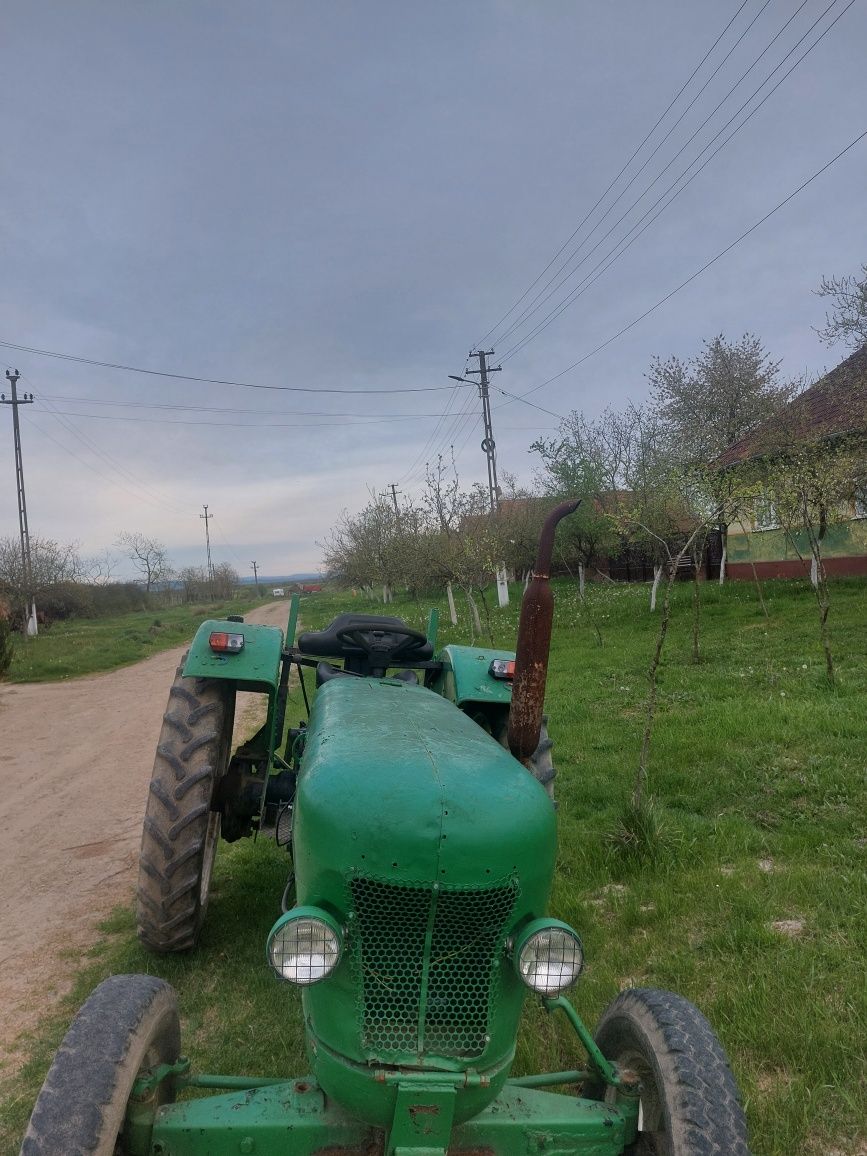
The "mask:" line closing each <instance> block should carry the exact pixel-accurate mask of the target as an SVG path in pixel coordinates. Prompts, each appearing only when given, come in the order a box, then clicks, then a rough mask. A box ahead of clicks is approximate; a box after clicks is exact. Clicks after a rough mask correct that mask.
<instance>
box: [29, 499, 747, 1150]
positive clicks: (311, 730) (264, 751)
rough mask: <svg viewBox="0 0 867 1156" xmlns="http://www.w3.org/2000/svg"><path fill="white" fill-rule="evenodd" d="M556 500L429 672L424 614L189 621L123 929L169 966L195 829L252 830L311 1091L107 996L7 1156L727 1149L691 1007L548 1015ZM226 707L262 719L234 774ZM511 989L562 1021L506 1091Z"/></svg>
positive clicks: (736, 1122) (624, 1004)
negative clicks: (185, 1040) (293, 706)
mask: <svg viewBox="0 0 867 1156" xmlns="http://www.w3.org/2000/svg"><path fill="white" fill-rule="evenodd" d="M576 505H577V503H575V502H571V503H564V504H563V505H562V506H560V507H558V508H557V509H556V510H555V511H554V512H553V513H552V515H551V516H550V518H549V519H548V521H547V523H546V525H545V528H544V530H543V533H542V537H541V539H540V543H539V555H538V559H537V562H536V567H535V573H534V576H533V581H532V582H531V584H530V586H529V587H528V589H527V592H526V594H525V598H524V603H523V606H522V611H521V622H520V627H519V632H518V643H517V653H516V655H515V654H512V653H506V652H502V651H490V650H483V649H479V648H475V647H462V646H446V647H444V648H443V649H442V650H440V651H439V652H438V653H436V638H435V636H436V616H435V614H434V615H432V618H431V622H430V623H429V628H428V631H427V633H426V634H421V633H420V632H418V631H415V630H412V629H410V628H409V627H408V626H407V625H406V624H405V623H403V622H402V621H400V620H399V619H396V618H390V617H381V618H380V617H371V616H359V615H341V616H339V617H338V618H337V619H335V621H334V622H332V623H331V625H330V626H329V627H328V628H327V629H325V630H323V631H320V632H315V633H306V634H301V636H300V637H299V638H298V640H297V643H294V644H293V640H294V635H295V623H296V617H297V604H293V606H292V607H291V609H290V624H289V630H288V638H287V639H286V640H285V645H284V639H283V636H282V633H281V631H279V630H277V629H275V628H271V627H265V626H253V625H249V624H246V623H244V622H242V621H240V620H235V619H230V620H227V621H225V622H207V623H205V624H204V625H203V626H202V627H201V628H200V630H199V632H198V634H197V636H196V639H195V641H194V643H193V646H192V648H191V650H190V652H189V655H188V657H187V659H186V662H185V664H184V666H183V668H182V669H181V671H180V672H179V675H178V678H177V679H176V681H175V683H174V685H173V687H172V689H171V695H170V699H169V708H168V711H167V713H166V716H165V723H164V729H163V732H162V735H161V738H160V742H159V746H158V751H157V757H156V765H155V768H154V777H153V781H152V783H151V788H150V795H149V801H148V807H147V816H146V819H145V825H144V834H143V840H142V856H141V876H140V886H139V896H138V923H139V933H140V936H141V938H142V940H143V941H144V943H145V944H147V945H148V946H149V947H151V948H152V949H154V950H155V951H157V952H169V951H180V950H185V949H188V948H190V947H192V946H193V945H194V944H195V942H196V939H197V936H198V934H199V930H200V928H201V925H202V920H203V918H204V915H205V909H206V906H207V899H208V883H209V878H210V873H211V867H212V864H213V859H214V851H215V848H216V844H217V841H218V839H219V837H220V835H221V832H222V837H224V838H226V839H229V840H232V839H237V838H240V837H242V836H243V835H246V834H250V833H251V832H257V833H258V832H265V831H266V830H270V831H272V832H273V834H274V836H275V837H276V838H277V840H278V841H279V842H280V843H282V844H285V845H286V846H287V848H288V849H289V851H290V853H291V865H292V873H291V875H290V880H289V883H288V884H287V887H286V891H285V893H284V896H283V905H282V906H283V913H282V914H281V915H280V917H279V918H278V919H277V921H276V923H275V924H274V926H273V928H272V929H271V932H270V934H269V936H268V939H267V944H266V948H265V954H266V958H267V961H268V963H269V964H270V966H271V968H272V969H273V970H274V972H275V973H276V976H277V977H278V979H279V980H281V981H283V982H288V983H290V984H295V985H298V986H300V987H301V992H302V1007H303V1016H304V1029H305V1037H306V1046H307V1053H308V1057H309V1064H310V1071H309V1074H304V1075H300V1076H296V1077H289V1076H287V1074H286V1073H275V1074H274V1075H273V1076H272V1077H271V1078H262V1077H247V1076H239V1075H210V1074H205V1073H198V1072H194V1071H192V1070H191V1067H190V1063H189V1061H188V1060H186V1059H184V1058H183V1056H182V1053H181V1042H180V1029H179V1020H178V1009H177V1002H176V998H175V994H174V992H173V990H172V989H171V988H170V987H169V986H168V984H166V983H164V982H163V981H162V980H160V979H157V978H155V977H153V976H148V975H118V976H112V977H111V978H109V979H107V980H105V982H103V983H102V984H100V986H99V987H98V988H97V989H96V990H95V991H94V993H93V994H92V995H91V996H90V998H89V999H88V1000H87V1002H86V1003H85V1004H84V1005H83V1007H82V1009H81V1011H80V1012H79V1013H78V1015H77V1017H76V1019H75V1020H74V1021H73V1024H72V1026H71V1027H70V1029H69V1032H68V1033H67V1035H66V1038H65V1039H64V1042H63V1044H62V1045H61V1047H60V1049H59V1051H58V1053H57V1055H56V1057H55V1059H54V1062H53V1064H52V1066H51V1068H50V1070H49V1072H48V1075H47V1077H46V1080H45V1083H44V1085H43V1088H42V1090H41V1092H40V1094H39V1098H38V1099H37V1101H36V1105H35V1107H34V1109H33V1114H32V1116H31V1119H30V1123H29V1126H28V1129H27V1133H26V1136H25V1138H24V1143H23V1147H22V1150H21V1151H22V1154H24V1156H36V1154H42V1156H47V1154H49V1153H50V1154H51V1156H78V1154H84V1153H88V1154H94V1153H96V1154H97V1156H110V1154H115V1156H116V1154H118V1153H121V1154H124V1156H229V1154H233V1156H234V1154H237V1153H255V1154H256V1156H278V1154H279V1156H446V1153H448V1154H449V1156H528V1154H531V1156H536V1154H539V1156H542V1154H547V1156H559V1154H563V1156H566V1154H569V1156H572V1154H573V1153H574V1154H576V1156H619V1154H622V1153H630V1154H633V1156H636V1154H648V1153H666V1154H669V1156H700V1154H702V1156H703V1154H708V1156H710V1154H718V1156H748V1148H747V1139H746V1126H745V1122H744V1116H743V1112H742V1109H741V1107H740V1103H739V1098H738V1094H737V1089H736V1086H735V1083H734V1080H733V1078H732V1075H731V1072H730V1070H729V1066H728V1062H727V1060H726V1057H725V1054H724V1052H723V1050H722V1048H721V1046H720V1044H719V1042H718V1040H717V1038H716V1036H715V1035H714V1033H713V1031H712V1029H711V1027H710V1026H709V1024H708V1022H707V1021H706V1020H705V1018H704V1017H703V1016H702V1015H701V1013H700V1012H699V1011H698V1010H697V1009H696V1008H695V1007H694V1006H693V1005H692V1004H690V1003H688V1002H687V1001H686V1000H684V999H682V998H681V997H679V996H677V995H673V994H671V993H669V992H665V991H658V990H651V989H634V990H628V991H625V992H622V993H621V994H620V995H618V996H617V997H616V998H615V999H614V1001H613V1002H612V1003H611V1004H610V1005H609V1007H608V1008H607V1010H606V1011H605V1012H604V1014H603V1016H602V1018H601V1021H600V1023H599V1025H598V1027H597V1030H596V1032H595V1035H594V1034H592V1033H591V1032H590V1031H589V1030H588V1028H587V1027H586V1026H585V1025H584V1023H583V1021H582V1020H581V1018H580V1017H579V1015H578V1013H577V1011H576V1010H575V1008H574V1007H573V1006H572V1004H571V1003H570V1002H569V1001H568V999H567V998H566V995H565V994H564V993H565V992H566V990H567V989H568V988H570V987H571V986H572V985H573V984H575V982H576V981H577V980H578V979H579V976H580V974H581V969H582V965H583V951H582V946H581V939H580V937H579V934H578V932H577V931H576V930H574V929H573V928H571V927H569V926H568V925H567V924H565V923H563V922H561V921H560V920H558V919H556V918H552V917H551V916H549V915H548V914H547V906H548V898H549V894H550V890H551V884H552V877H553V873H554V866H555V859H556V847H557V844H556V812H555V808H554V805H553V801H552V796H551V779H552V777H553V768H552V766H551V759H550V745H551V744H550V741H549V740H548V739H547V736H546V735H545V734H544V731H543V729H542V728H543V716H542V704H543V697H544V690H545V675H546V667H547V659H548V650H549V645H550V634H551V622H552V609H553V604H552V596H551V593H550V589H549V585H548V570H549V564H550V559H551V550H552V544H553V535H554V529H555V526H556V524H557V522H558V521H559V520H560V518H562V517H564V516H565V515H566V514H567V513H569V512H571V510H573V509H574V508H575V506H576ZM335 660H340V661H341V663H342V665H338V664H337V663H336V662H335ZM308 667H313V668H315V670H316V683H317V693H316V696H315V701H314V704H313V708H312V710H310V711H309V719H308V722H307V725H302V726H299V727H298V728H297V729H290V730H289V731H288V738H287V739H286V742H285V745H284V744H283V735H284V722H285V712H286V695H287V688H288V684H289V676H290V672H291V671H292V669H293V668H294V669H296V670H298V672H299V675H300V676H301V685H302V687H304V685H305V684H304V678H303V676H304V671H305V669H306V668H308ZM238 690H252V691H260V692H265V693H267V695H268V704H269V709H268V716H267V719H266V722H265V725H264V726H263V728H262V729H261V731H260V732H259V733H258V734H257V735H256V736H255V737H254V738H253V739H252V740H250V741H249V742H247V743H245V744H244V745H243V746H242V747H240V748H239V749H238V750H237V751H236V752H235V753H234V754H232V752H231V749H230V748H231V734H232V721H233V713H234V711H233V704H234V698H235V693H236V691H238ZM304 695H305V700H306V698H307V692H306V689H305V691H304ZM280 752H282V753H280ZM528 772H529V773H528ZM263 966H264V963H263ZM528 995H533V996H535V997H536V998H537V999H539V1000H540V1001H541V1003H542V1005H543V1007H544V1008H545V1009H546V1010H547V1011H548V1012H551V1013H557V1014H560V1015H563V1016H565V1017H566V1019H567V1020H568V1022H569V1024H571V1026H572V1028H573V1029H574V1034H575V1043H576V1045H577V1046H576V1052H577V1054H578V1055H580V1056H581V1057H583V1059H579V1060H578V1062H577V1063H576V1065H575V1068H574V1069H571V1070H568V1071H556V1072H548V1073H541V1074H536V1075H529V1076H519V1077H513V1076H511V1075H510V1069H511V1067H512V1063H513V1059H514V1056H515V1046H516V1037H517V1032H518V1023H519V1019H520V1016H521V1009H522V1006H523V1004H524V1000H525V998H526V997H527V996H528ZM277 1004H279V996H278V993H277V991H276V990H275V1005H277ZM275 1030H279V1026H275ZM556 1088H560V1089H563V1091H560V1092H555V1091H554V1089H556ZM187 1090H195V1091H194V1094H193V1095H191V1096H190V1095H188V1096H182V1095H181V1094H182V1093H183V1092H185V1091H187ZM204 1090H207V1091H208V1092H209V1093H211V1094H204Z"/></svg>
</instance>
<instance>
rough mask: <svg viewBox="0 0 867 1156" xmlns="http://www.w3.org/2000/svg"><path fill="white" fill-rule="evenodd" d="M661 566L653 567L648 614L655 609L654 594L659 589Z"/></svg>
mask: <svg viewBox="0 0 867 1156" xmlns="http://www.w3.org/2000/svg"><path fill="white" fill-rule="evenodd" d="M662 570H663V567H662V566H654V567H653V585H652V586H651V588H650V612H651V614H652V613H653V611H654V610H655V609H656V592H657V590H658V589H659V580H660V579H661V578H662Z"/></svg>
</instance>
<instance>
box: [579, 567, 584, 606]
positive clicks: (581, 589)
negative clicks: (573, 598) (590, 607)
mask: <svg viewBox="0 0 867 1156" xmlns="http://www.w3.org/2000/svg"><path fill="white" fill-rule="evenodd" d="M578 597H579V598H580V599H581V601H582V602H583V601H584V563H583V562H579V563H578Z"/></svg>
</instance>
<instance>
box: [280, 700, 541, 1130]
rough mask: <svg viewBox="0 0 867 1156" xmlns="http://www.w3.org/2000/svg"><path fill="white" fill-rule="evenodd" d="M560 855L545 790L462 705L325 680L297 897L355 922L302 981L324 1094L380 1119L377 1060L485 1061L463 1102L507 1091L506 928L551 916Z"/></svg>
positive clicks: (414, 1064)
mask: <svg viewBox="0 0 867 1156" xmlns="http://www.w3.org/2000/svg"><path fill="white" fill-rule="evenodd" d="M555 854H556V835H555V815H554V809H553V807H552V805H551V802H550V800H549V798H548V796H547V795H546V793H545V791H544V789H543V788H542V787H541V786H540V785H539V784H538V783H537V782H536V780H535V779H534V778H533V777H532V775H530V774H529V772H528V771H526V770H525V769H524V767H523V766H521V764H520V763H518V762H517V761H516V760H515V759H514V758H513V757H512V755H510V754H509V752H508V751H506V750H505V749H504V748H503V747H501V746H500V745H499V744H498V743H497V742H495V741H494V739H492V738H491V737H490V735H488V734H486V733H485V732H484V731H483V730H482V729H481V728H480V727H478V726H477V725H476V724H475V723H474V722H473V721H472V720H471V719H469V718H468V717H467V716H466V715H465V714H463V712H462V711H461V710H459V709H458V708H457V707H455V706H454V705H453V704H452V703H450V702H448V701H447V700H445V699H443V698H442V697H441V696H440V695H438V694H436V693H435V692H434V691H431V690H426V689H424V688H422V687H419V686H414V685H411V684H408V683H406V682H401V681H399V680H396V679H391V680H389V679H384V680H377V679H362V678H340V679H334V680H332V681H331V682H328V683H326V684H325V685H324V686H322V687H321V688H320V690H319V692H318V694H317V698H316V703H315V706H314V709H313V712H312V715H311V719H310V726H309V730H308V736H307V740H306V746H305V752H304V757H303V760H302V763H301V771H300V774H299V780H298V793H297V798H296V811H295V826H294V835H293V858H294V863H295V871H296V880H297V903H298V904H299V905H301V906H314V907H323V908H325V909H326V910H327V911H329V913H330V914H332V915H333V916H334V917H335V918H336V919H337V920H338V921H339V922H340V924H341V926H342V927H343V929H344V950H343V955H342V957H341V960H340V962H339V963H338V965H337V967H336V969H335V971H334V972H333V973H332V974H331V975H330V976H329V977H328V978H327V979H325V980H323V981H322V982H320V983H317V984H314V985H313V986H311V987H308V988H305V989H304V992H303V1005H304V1012H305V1019H306V1023H307V1039H308V1046H309V1048H310V1051H311V1058H312V1061H313V1066H314V1071H315V1073H316V1076H317V1078H318V1079H319V1081H320V1083H321V1084H322V1087H323V1088H324V1089H325V1090H326V1092H327V1093H328V1094H329V1095H335V1096H336V1097H337V1098H338V1099H339V1100H340V1101H341V1103H343V1104H344V1106H347V1107H349V1108H350V1109H351V1110H352V1111H353V1112H357V1113H358V1114H359V1115H361V1116H363V1117H364V1118H365V1119H368V1120H369V1121H370V1122H372V1123H378V1124H381V1123H382V1121H384V1120H386V1119H387V1118H388V1111H389V1110H390V1109H389V1107H388V1102H387V1098H383V1097H382V1096H379V1095H371V1090H370V1087H369V1080H370V1078H371V1077H372V1076H373V1072H374V1071H375V1070H377V1069H380V1068H394V1067H402V1068H403V1067H411V1068H433V1069H439V1070H446V1071H462V1070H465V1069H468V1068H472V1069H474V1070H476V1071H480V1072H486V1073H488V1076H487V1077H486V1081H489V1082H488V1083H486V1087H487V1091H485V1093H484V1096H482V1093H481V1092H480V1093H479V1096H482V1099H481V1100H480V1099H479V1098H478V1096H475V1095H474V1096H471V1097H469V1098H468V1099H467V1102H466V1106H465V1109H462V1110H466V1111H470V1110H471V1109H472V1110H474V1111H477V1110H479V1107H480V1105H481V1103H482V1100H484V1099H485V1098H486V1097H487V1098H490V1097H491V1096H493V1095H496V1089H497V1088H498V1087H499V1086H501V1084H502V1081H503V1080H504V1079H505V1077H506V1073H507V1070H508V1066H509V1064H510V1063H511V1060H512V1057H513V1055H514V1047H515V1037H516V1035H517V1027H518V1019H519V1017H520V1012H521V1006H522V1003H523V999H524V996H525V994H526V991H527V989H526V988H525V987H524V985H523V983H522V982H521V981H520V979H519V978H518V976H517V974H516V972H515V968H514V965H513V963H512V960H511V955H510V950H509V948H508V943H509V940H510V938H511V936H512V935H513V933H514V931H515V929H516V928H517V927H519V926H521V925H522V924H523V923H525V922H527V921H528V920H529V919H533V918H537V917H540V916H542V915H544V914H545V911H546V906H547V901H548V894H549V891H550V886H551V877H552V874H553V869H554V859H555ZM362 1073H368V1075H367V1076H365V1077H363V1076H362ZM376 1087H377V1088H380V1089H381V1088H383V1087H384V1085H382V1084H376ZM476 1101H478V1102H476ZM473 1105H475V1106H473Z"/></svg>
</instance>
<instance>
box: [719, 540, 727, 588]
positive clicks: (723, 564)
mask: <svg viewBox="0 0 867 1156" xmlns="http://www.w3.org/2000/svg"><path fill="white" fill-rule="evenodd" d="M727 561H728V550H727V549H726V544H725V542H723V548H722V556H721V557H720V560H719V584H720V586H724V585H725V580H726V562H727Z"/></svg>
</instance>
